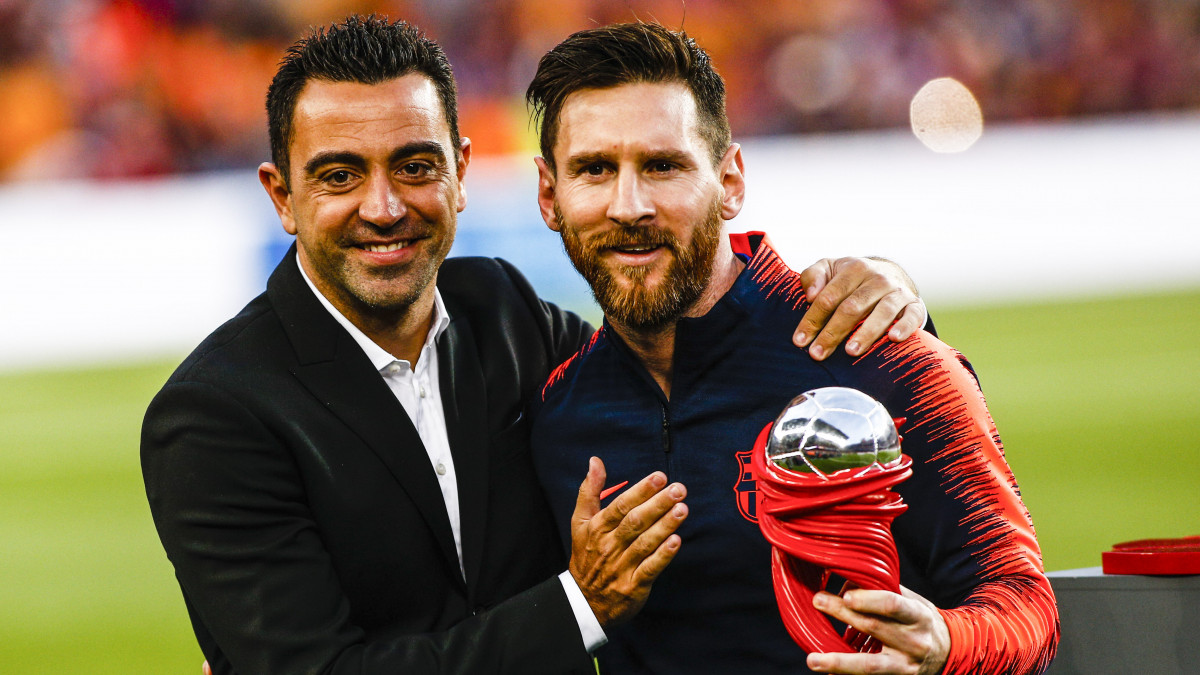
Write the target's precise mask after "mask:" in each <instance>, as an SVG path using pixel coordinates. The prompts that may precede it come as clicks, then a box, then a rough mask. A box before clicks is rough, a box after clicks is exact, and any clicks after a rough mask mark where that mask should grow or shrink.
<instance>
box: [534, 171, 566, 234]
mask: <svg viewBox="0 0 1200 675" xmlns="http://www.w3.org/2000/svg"><path fill="white" fill-rule="evenodd" d="M533 162H534V163H535V164H537V168H538V207H539V208H540V209H541V211H542V220H544V221H546V227H548V228H550V229H551V230H554V231H555V232H562V223H560V222H558V215H557V214H556V213H554V189H555V181H554V170H553V169H551V168H550V165H548V164H547V163H546V160H545V159H543V158H541V157H534V158H533Z"/></svg>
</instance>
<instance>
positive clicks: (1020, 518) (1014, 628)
mask: <svg viewBox="0 0 1200 675" xmlns="http://www.w3.org/2000/svg"><path fill="white" fill-rule="evenodd" d="M917 335H918V336H919V337H918V336H914V339H910V340H906V341H905V342H904V343H902V344H900V345H892V346H890V347H889V348H887V349H886V351H887V352H890V354H888V356H886V357H884V358H885V359H886V360H889V361H893V363H896V361H897V360H898V361H901V362H903V361H909V360H910V359H911V360H917V359H919V360H925V359H927V358H929V357H931V356H932V357H933V359H934V360H935V361H936V362H937V363H938V364H939V367H934V368H921V369H920V371H921V376H920V379H921V380H922V382H921V383H920V386H919V387H918V388H917V390H918V392H919V393H918V394H917V396H916V398H917V400H916V401H914V405H915V406H916V407H917V408H925V409H927V410H940V411H943V412H942V413H941V414H939V415H938V416H937V424H938V428H937V430H936V431H934V432H932V433H931V435H932V437H934V438H936V439H937V445H938V446H939V447H938V449H937V451H936V453H935V455H934V457H933V459H934V460H935V463H936V464H938V465H939V466H941V467H943V468H942V470H941V471H942V485H943V486H944V487H945V489H946V492H947V494H948V495H949V496H950V497H952V498H953V499H955V500H956V501H958V502H959V503H961V504H964V505H965V511H964V513H963V516H962V519H961V521H960V522H959V526H960V527H962V528H964V529H965V530H967V531H969V532H971V533H972V534H971V536H972V540H971V542H970V545H969V546H968V548H971V549H975V550H976V552H975V553H974V554H973V555H972V557H973V558H974V559H975V561H976V563H977V564H978V565H979V567H980V569H981V571H982V574H981V583H979V584H978V585H977V586H976V587H975V588H974V590H972V591H971V593H970V594H969V595H968V596H967V597H966V599H965V600H963V602H961V603H960V604H959V605H958V606H956V607H953V608H950V609H942V610H940V612H941V615H942V617H943V618H944V619H945V621H946V625H947V627H948V628H949V630H950V654H949V658H948V660H947V663H946V666H945V669H944V670H943V672H944V673H945V674H946V675H959V674H962V675H965V674H967V673H1038V672H1041V671H1043V670H1045V668H1046V667H1048V666H1049V664H1050V660H1051V659H1052V658H1053V656H1054V653H1055V650H1056V649H1057V646H1058V638H1059V620H1058V609H1057V606H1056V603H1055V600H1054V592H1053V591H1052V590H1051V588H1050V582H1049V580H1048V579H1047V578H1046V575H1045V570H1044V568H1043V565H1042V557H1041V550H1040V548H1039V547H1038V543H1037V538H1036V537H1035V535H1034V530H1033V521H1032V520H1031V518H1030V516H1029V512H1028V510H1027V509H1026V508H1025V505H1024V503H1022V501H1021V496H1020V492H1019V490H1018V488H1017V483H1016V480H1015V478H1014V477H1013V474H1012V471H1011V469H1010V468H1009V466H1008V462H1007V461H1006V460H1005V458H1004V449H1003V446H1002V445H1001V443H1000V436H999V434H998V433H997V431H996V427H995V423H994V422H993V421H992V417H991V414H990V413H989V412H988V409H987V405H986V403H985V401H984V398H983V394H982V392H981V391H980V389H979V386H978V383H977V382H976V380H975V377H974V375H973V374H972V372H971V371H970V370H969V369H968V368H967V367H966V365H965V364H964V362H963V360H962V357H961V355H960V354H959V353H958V352H957V351H955V350H954V349H952V348H951V347H949V346H947V345H946V344H944V343H942V342H941V341H940V340H938V339H936V338H934V337H932V336H930V335H928V334H926V333H924V332H918V334H917ZM950 411H952V412H950ZM918 419H920V418H918Z"/></svg>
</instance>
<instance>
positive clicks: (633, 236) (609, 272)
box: [554, 198, 722, 332]
mask: <svg viewBox="0 0 1200 675" xmlns="http://www.w3.org/2000/svg"><path fill="white" fill-rule="evenodd" d="M554 214H555V216H556V217H557V218H558V222H559V224H560V225H561V226H562V240H563V248H564V249H566V252H567V256H568V257H569V258H570V259H571V264H572V265H574V266H575V269H576V270H577V271H578V272H579V274H580V275H581V276H583V278H584V279H585V280H586V281H587V282H588V285H589V286H591V287H592V295H593V296H594V297H595V298H596V303H597V304H598V305H600V309H602V310H604V314H605V316H607V317H608V318H609V320H610V321H613V322H615V323H617V324H620V325H622V326H625V327H627V328H630V329H632V330H635V331H639V332H654V331H658V330H660V329H662V328H664V327H666V326H668V325H670V324H674V323H675V322H676V321H678V320H679V318H680V317H682V316H683V315H684V314H685V313H686V312H687V311H688V309H690V308H691V307H692V305H694V304H695V303H696V301H697V300H699V299H700V296H701V295H702V294H703V293H704V289H705V288H707V286H708V283H709V281H710V279H711V278H712V269H713V261H714V260H715V259H716V253H717V247H718V244H719V243H720V238H721V226H722V221H721V202H720V199H719V198H714V199H713V202H712V204H711V205H710V207H709V209H708V212H707V213H706V214H705V217H704V220H703V222H701V223H700V224H699V226H697V227H696V230H695V231H694V232H693V233H692V242H691V245H690V246H688V247H687V248H684V247H683V245H682V244H681V243H680V242H679V239H678V238H677V237H676V236H675V235H674V234H672V233H671V232H669V231H667V230H664V229H662V228H658V227H654V226H635V227H621V228H618V229H614V230H612V231H610V232H607V233H605V234H603V235H600V236H598V237H596V238H594V239H592V240H590V241H588V242H587V243H586V244H585V243H584V242H582V241H581V240H580V239H579V234H578V229H577V228H575V227H572V226H571V224H570V223H569V222H567V221H566V220H565V219H564V218H563V214H562V210H561V209H560V208H559V206H558V203H557V202H556V203H555V204H554ZM629 245H651V246H665V247H667V248H668V249H669V250H670V252H671V254H672V255H671V261H670V263H669V264H668V266H667V269H666V272H665V273H664V274H663V278H662V281H661V282H659V284H658V285H657V286H656V287H654V288H647V287H646V285H645V282H646V278H647V277H648V276H649V274H650V272H651V268H650V267H647V266H642V265H638V266H632V267H630V266H625V265H618V266H615V267H609V266H607V265H605V264H604V262H603V261H602V260H601V256H602V253H603V252H604V251H605V250H607V249H610V248H612V247H615V246H629ZM618 276H620V277H623V278H624V279H625V280H627V283H624V284H622V283H621V281H620V280H619V279H618Z"/></svg>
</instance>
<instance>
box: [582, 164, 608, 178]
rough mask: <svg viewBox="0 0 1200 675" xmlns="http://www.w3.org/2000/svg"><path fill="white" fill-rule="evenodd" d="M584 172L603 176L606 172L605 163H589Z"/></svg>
mask: <svg viewBox="0 0 1200 675" xmlns="http://www.w3.org/2000/svg"><path fill="white" fill-rule="evenodd" d="M583 172H584V173H586V174H587V175H589V176H601V175H603V174H604V165H603V164H589V165H587V166H586V167H585V168H584V169H583Z"/></svg>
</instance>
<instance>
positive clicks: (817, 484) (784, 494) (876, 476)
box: [752, 387, 912, 653]
mask: <svg viewBox="0 0 1200 675" xmlns="http://www.w3.org/2000/svg"><path fill="white" fill-rule="evenodd" d="M902 422H903V420H899V421H893V420H892V418H891V417H890V416H889V415H888V413H887V410H885V409H884V407H883V406H882V405H881V404H879V403H878V402H877V401H875V399H873V398H871V397H870V396H867V395H866V394H864V393H862V392H860V391H858V390H856V389H848V388H845V387H824V388H821V389H814V390H812V391H807V392H805V393H803V394H801V395H800V396H797V397H796V398H794V399H792V401H791V402H790V403H789V404H788V406H787V408H785V409H784V411H783V412H782V413H781V414H780V415H779V417H778V418H776V420H775V421H774V422H773V423H771V424H769V425H767V426H766V428H764V429H763V430H762V433H760V434H759V436H758V440H757V442H756V443H755V446H754V452H753V455H752V467H753V471H754V474H755V477H756V479H757V482H758V494H759V499H760V503H759V508H758V514H759V520H758V522H759V528H760V529H761V530H762V533H763V536H765V537H766V538H767V541H769V542H770V543H771V545H772V551H771V571H772V577H773V579H774V583H775V598H776V600H777V602H778V603H779V610H780V614H781V615H782V616H783V622H784V625H785V626H786V627H787V630H788V633H789V634H790V635H791V636H792V639H793V640H795V641H796V643H797V644H799V645H800V646H801V647H803V648H804V649H805V650H806V651H807V652H809V653H813V652H876V651H879V649H880V648H881V645H880V644H879V642H878V641H877V640H876V639H875V638H872V637H870V636H867V635H864V634H862V633H859V632H858V631H856V630H854V629H853V628H848V629H847V630H846V632H845V634H839V633H838V632H837V631H836V630H834V627H833V625H832V624H831V623H830V621H829V619H828V618H827V617H826V616H825V615H824V614H822V613H821V612H819V611H817V610H816V609H815V608H814V607H813V604H812V602H813V596H814V595H815V594H816V593H817V592H819V591H821V590H827V589H826V586H827V585H828V584H829V582H830V578H831V576H833V575H837V577H840V578H841V579H842V580H844V581H845V586H843V588H842V589H841V591H842V592H844V591H846V590H848V589H849V588H864V589H871V590H887V591H892V592H895V593H898V592H899V591H900V570H899V567H900V563H899V558H898V556H897V554H896V544H895V541H894V540H893V539H892V533H891V523H892V520H893V519H894V518H895V517H896V516H898V515H900V514H901V513H903V512H904V510H905V509H906V508H907V506H905V504H904V502H903V500H902V499H901V498H900V496H899V495H898V494H896V493H895V492H893V491H892V490H891V488H892V487H894V486H895V485H896V484H898V483H900V482H901V481H903V480H905V479H906V478H908V477H909V476H910V475H912V468H911V466H912V460H911V459H910V458H909V457H908V456H906V455H903V454H901V451H900V436H899V434H898V433H897V430H896V427H897V424H899V423H902ZM836 590H837V589H834V591H836Z"/></svg>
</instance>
